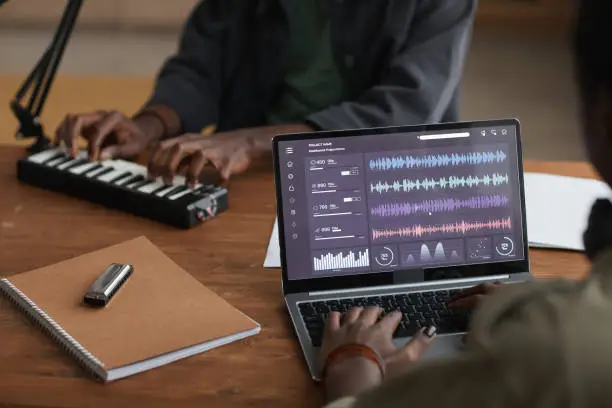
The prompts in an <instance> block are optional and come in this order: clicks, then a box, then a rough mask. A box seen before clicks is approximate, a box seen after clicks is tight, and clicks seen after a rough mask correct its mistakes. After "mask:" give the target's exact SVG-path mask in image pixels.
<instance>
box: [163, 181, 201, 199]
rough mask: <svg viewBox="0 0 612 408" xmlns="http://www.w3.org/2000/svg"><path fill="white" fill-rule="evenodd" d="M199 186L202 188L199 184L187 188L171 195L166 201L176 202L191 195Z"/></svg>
mask: <svg viewBox="0 0 612 408" xmlns="http://www.w3.org/2000/svg"><path fill="white" fill-rule="evenodd" d="M200 186H202V185H201V184H196V186H195V187H194V188H187V189H185V190H183V191H181V192H179V193H176V194H173V195H171V196H170V197H168V200H170V201H174V200H178V199H179V198H181V197H184V196H186V195H187V194H191V193H193V192H194V191H196V190H197V189H198V188H200Z"/></svg>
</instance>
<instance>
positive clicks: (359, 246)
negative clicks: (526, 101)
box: [279, 126, 524, 279]
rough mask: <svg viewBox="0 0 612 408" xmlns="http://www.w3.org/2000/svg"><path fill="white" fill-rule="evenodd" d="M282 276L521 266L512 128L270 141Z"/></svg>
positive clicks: (516, 156) (519, 204) (515, 158)
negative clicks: (275, 165) (275, 152)
mask: <svg viewBox="0 0 612 408" xmlns="http://www.w3.org/2000/svg"><path fill="white" fill-rule="evenodd" d="M279 158H280V160H279V164H280V177H281V183H280V188H282V190H283V191H282V194H281V195H282V200H283V213H284V217H283V218H284V238H285V249H286V259H287V272H288V277H289V279H304V278H313V277H326V276H336V275H347V274H361V273H371V272H376V273H379V272H385V271H395V270H407V269H411V268H428V267H430V268H431V267H440V266H445V265H466V264H477V263H486V262H500V261H504V260H519V259H523V256H524V254H523V231H522V214H521V210H522V208H521V197H520V188H519V169H518V153H517V141H516V128H515V127H514V126H506V127H498V128H478V129H466V130H460V131H456V130H455V131H452V132H449V131H446V132H445V133H440V132H438V133H434V132H429V133H395V134H377V135H371V136H367V135H366V136H353V137H330V138H326V139H310V140H298V141H287V142H280V143H279Z"/></svg>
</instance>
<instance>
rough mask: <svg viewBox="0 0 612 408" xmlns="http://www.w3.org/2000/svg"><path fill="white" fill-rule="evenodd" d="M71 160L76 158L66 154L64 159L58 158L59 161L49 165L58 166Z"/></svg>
mask: <svg viewBox="0 0 612 408" xmlns="http://www.w3.org/2000/svg"><path fill="white" fill-rule="evenodd" d="M70 160H74V159H73V158H72V157H70V156H66V157H64V158H63V159H61V160H58V161H57V162H55V163H53V166H49V167H57V166H59V165H60V164H64V163H66V162H69V161H70Z"/></svg>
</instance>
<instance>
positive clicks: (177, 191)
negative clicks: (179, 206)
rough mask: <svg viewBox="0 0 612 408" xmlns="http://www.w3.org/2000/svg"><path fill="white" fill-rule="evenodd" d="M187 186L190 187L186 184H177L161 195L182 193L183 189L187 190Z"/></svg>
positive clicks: (168, 195) (169, 195) (167, 195)
mask: <svg viewBox="0 0 612 408" xmlns="http://www.w3.org/2000/svg"><path fill="white" fill-rule="evenodd" d="M186 188H188V187H187V186H185V185H182V186H176V187H174V188H173V189H172V190H170V191H168V192H166V193H165V194H162V195H161V197H171V196H173V195H175V194H177V193H180V192H181V191H183V190H185V189H186Z"/></svg>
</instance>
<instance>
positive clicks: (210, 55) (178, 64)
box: [147, 1, 225, 133]
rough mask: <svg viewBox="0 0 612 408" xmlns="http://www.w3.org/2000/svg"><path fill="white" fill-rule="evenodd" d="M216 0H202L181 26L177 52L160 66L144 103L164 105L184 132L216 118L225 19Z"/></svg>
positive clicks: (217, 113) (200, 127)
mask: <svg viewBox="0 0 612 408" xmlns="http://www.w3.org/2000/svg"><path fill="white" fill-rule="evenodd" d="M218 4H219V2H216V1H202V2H200V3H199V4H198V5H197V6H196V8H195V9H194V10H193V11H192V13H191V15H190V16H189V19H188V20H187V23H186V24H185V26H184V29H183V33H182V36H181V41H180V44H179V49H178V52H177V53H176V54H175V55H173V56H172V57H170V58H169V59H168V60H167V61H166V62H165V63H164V65H163V66H162V68H161V70H160V72H159V73H158V76H157V82H156V85H155V89H154V91H153V95H152V96H151V98H150V99H149V101H148V103H147V106H150V105H165V106H168V107H169V108H171V109H172V110H173V111H174V112H176V114H177V115H178V116H179V118H180V121H181V131H182V132H183V133H192V132H200V131H201V130H202V129H203V128H204V127H206V126H208V125H211V124H214V123H216V122H217V118H218V115H219V107H218V106H219V103H218V101H219V98H220V95H221V64H220V61H221V51H222V50H221V46H220V45H221V44H222V43H223V42H222V37H223V35H224V31H225V29H224V27H225V23H223V22H222V18H221V16H220V14H221V11H220V10H219V6H218Z"/></svg>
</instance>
